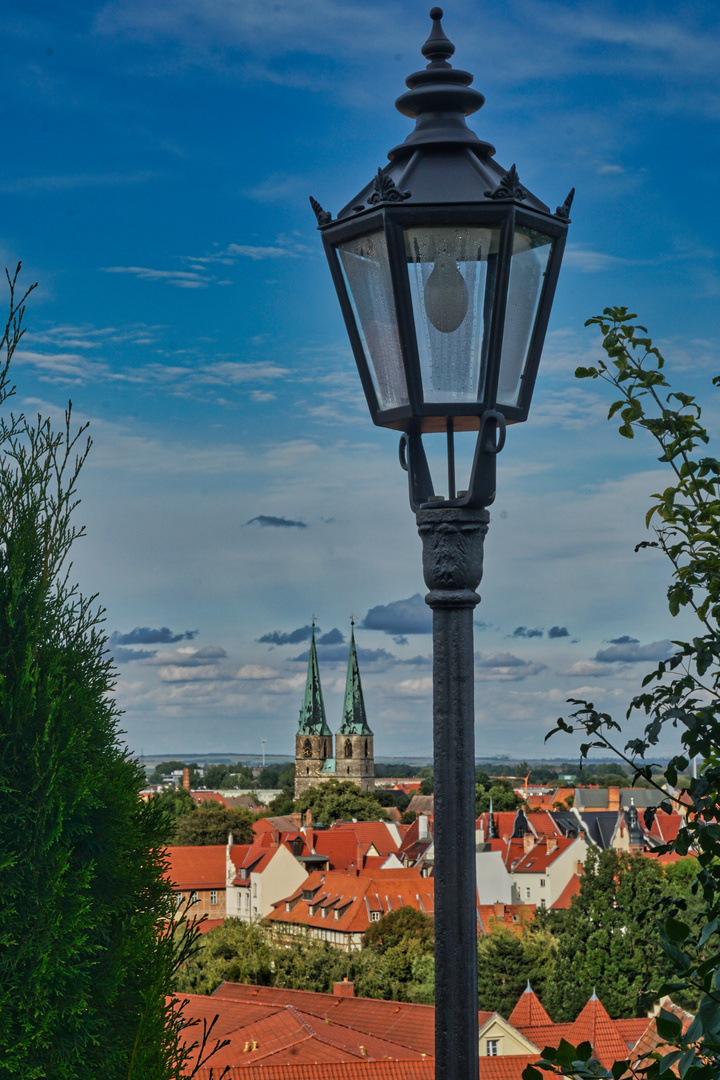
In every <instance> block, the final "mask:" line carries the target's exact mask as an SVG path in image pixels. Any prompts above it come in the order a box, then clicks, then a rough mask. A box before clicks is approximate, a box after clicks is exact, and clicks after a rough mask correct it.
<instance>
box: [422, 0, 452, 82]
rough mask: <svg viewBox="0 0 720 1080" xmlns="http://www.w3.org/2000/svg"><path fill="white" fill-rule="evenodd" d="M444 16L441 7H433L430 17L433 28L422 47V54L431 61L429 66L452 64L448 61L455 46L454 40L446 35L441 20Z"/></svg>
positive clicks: (447, 65)
mask: <svg viewBox="0 0 720 1080" xmlns="http://www.w3.org/2000/svg"><path fill="white" fill-rule="evenodd" d="M442 17H443V9H442V8H439V7H434V8H431V10H430V18H431V19H432V21H433V25H432V30H431V31H430V36H429V38H428V39H427V41H426V42H425V44H424V45H423V47H422V50H421V51H422V54H423V56H424V57H425V59H426V60H429V61H430V63H429V64H428V67H436V66H437V65H439V64H443V65H444V66H445V67H449V66H450V65H449V64H448V63H447V61H448V60H449V59H450V57H451V56H452V54H453V53H454V52H455V46H454V45H453V43H452V41H450V40H448V38H447V37H446V36H445V31H444V30H443V28H442V25H441V23H440V20H441V19H442Z"/></svg>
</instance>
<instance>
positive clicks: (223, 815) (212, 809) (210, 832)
mask: <svg viewBox="0 0 720 1080" xmlns="http://www.w3.org/2000/svg"><path fill="white" fill-rule="evenodd" d="M253 820H254V818H253V815H252V814H251V813H250V812H249V811H248V810H243V809H239V808H232V809H231V808H226V807H224V806H220V805H219V803H204V804H203V805H202V806H199V807H198V808H197V810H196V811H195V813H194V814H184V815H183V816H182V817H179V818H178V819H177V821H176V825H175V835H174V837H173V843H174V844H175V845H176V846H178V847H204V846H207V845H208V844H226V843H227V838H228V833H232V834H233V839H234V841H235V843H236V844H251V843H252V842H253V839H254V833H253V828H252V825H253Z"/></svg>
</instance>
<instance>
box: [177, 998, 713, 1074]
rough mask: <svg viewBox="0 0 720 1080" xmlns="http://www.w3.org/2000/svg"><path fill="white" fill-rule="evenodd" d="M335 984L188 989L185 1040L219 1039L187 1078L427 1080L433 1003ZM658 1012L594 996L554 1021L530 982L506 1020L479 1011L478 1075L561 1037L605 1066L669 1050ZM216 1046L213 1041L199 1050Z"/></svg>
mask: <svg viewBox="0 0 720 1080" xmlns="http://www.w3.org/2000/svg"><path fill="white" fill-rule="evenodd" d="M334 991H335V992H334V993H333V994H318V993H312V992H309V991H306V990H284V989H280V988H278V987H267V986H248V985H243V984H238V983H227V982H226V983H223V984H222V985H221V986H219V987H218V989H217V990H216V991H215V993H214V994H212V995H211V996H209V997H205V996H196V995H189V996H188V997H187V998H186V999H185V1000H186V1004H185V1006H184V1008H183V1014H182V1015H183V1019H184V1021H185V1022H186V1024H187V1021H195V1022H196V1023H195V1026H185V1027H184V1028H183V1031H184V1037H185V1038H186V1039H187V1042H188V1045H190V1043H191V1042H193V1041H195V1040H196V1039H197V1036H198V1030H200V1031H201V1030H202V1025H203V1023H204V1024H206V1025H209V1024H210V1023H211V1022H212V1020H213V1019H214V1018H215V1017H217V1021H216V1024H215V1027H214V1029H213V1031H214V1032H215V1033H217V1035H219V1036H220V1037H221V1038H222V1040H223V1041H224V1042H225V1045H224V1046H222V1047H221V1048H219V1049H218V1050H217V1052H216V1053H215V1054H214V1055H213V1056H212V1058H210V1059H209V1060H208V1061H207V1068H206V1069H201V1070H200V1071H199V1072H198V1073H197V1074H193V1075H196V1076H197V1077H198V1078H199V1080H211V1073H210V1065H212V1066H213V1069H214V1072H213V1074H212V1075H214V1076H218V1075H219V1073H220V1072H221V1071H222V1070H223V1069H224V1068H225V1067H227V1068H228V1069H229V1072H228V1073H227V1074H223V1075H227V1076H228V1078H233V1077H234V1078H236V1080H237V1078H242V1080H338V1078H342V1080H433V1078H434V1075H435V1059H434V1054H435V1046H434V1036H435V1010H434V1008H433V1007H432V1006H430V1005H411V1004H408V1003H405V1002H399V1001H379V1000H375V999H369V998H356V997H355V996H354V994H353V985H352V983H348V982H342V983H337V984H336V985H335V988H334ZM663 1008H664V1009H665V1010H666V1011H668V1012H672V1013H674V1014H675V1015H676V1016H677V1017H678V1018H679V1019H680V1021H681V1023H682V1025H683V1029H684V1030H687V1028H688V1026H689V1024H690V1023H691V1021H692V1017H691V1016H690V1014H688V1013H686V1012H684V1011H683V1010H682V1009H680V1008H678V1007H677V1006H676V1005H674V1004H673V1003H672V1002H671V1001H669V1000H667V999H666V1000H665V1001H664V1002H663ZM658 1011H659V1009H656V1010H654V1012H653V1013H651V1014H649V1015H648V1016H646V1017H641V1018H639V1019H629V1020H613V1019H611V1017H610V1016H609V1014H608V1012H607V1010H606V1009H605V1008H604V1006H603V1004H602V1002H601V1001H600V1000H599V999H598V997H597V995H596V994H594V993H593V995H592V997H591V998H590V1000H589V1001H588V1002H587V1004H586V1005H585V1007H584V1009H583V1010H582V1011H581V1012H580V1015H579V1016H578V1017H577V1018H576V1019H575V1021H574V1022H573V1023H567V1024H554V1023H553V1022H552V1021H551V1019H550V1017H549V1016H548V1014H547V1012H546V1011H545V1009H544V1008H543V1006H542V1004H541V1002H540V1000H539V998H538V997H537V996H536V994H535V993H534V992H533V990H532V988H531V986H530V984H529V983H528V986H527V988H526V990H525V992H524V993H523V994H522V995H521V997H520V999H519V1001H518V1002H517V1004H516V1005H515V1008H514V1009H513V1011H512V1012H511V1013H510V1015H509V1016H508V1017H507V1018H505V1017H503V1016H501V1015H500V1014H499V1013H497V1012H493V1013H489V1012H480V1013H479V1015H478V1020H479V1046H478V1052H479V1080H521V1077H522V1072H523V1069H524V1068H525V1067H526V1066H527V1065H529V1064H532V1063H533V1062H535V1061H537V1059H538V1057H539V1056H540V1054H541V1053H542V1051H543V1049H544V1048H545V1047H557V1046H559V1045H560V1040H561V1039H565V1040H566V1041H567V1042H570V1043H572V1044H574V1045H578V1044H579V1043H581V1042H589V1043H590V1044H591V1046H592V1050H593V1056H594V1057H595V1058H596V1059H597V1061H599V1062H600V1064H601V1065H602V1066H604V1067H605V1068H610V1067H611V1066H612V1064H613V1063H614V1062H615V1061H617V1060H625V1059H629V1060H630V1061H631V1063H635V1064H637V1063H639V1062H640V1061H641V1059H642V1058H643V1056H644V1055H646V1054H648V1053H652V1052H659V1053H661V1054H662V1053H667V1048H663V1047H662V1045H661V1044H662V1040H661V1039H660V1038H659V1036H658V1032H657V1025H656V1015H657V1013H658ZM213 1045H214V1044H213V1041H212V1038H211V1039H210V1042H209V1044H208V1046H206V1047H205V1048H204V1052H205V1053H207V1052H208V1051H209V1050H210V1049H212V1047H213ZM200 1052H201V1050H200V1048H198V1049H197V1050H195V1054H196V1055H197V1054H199V1053H200ZM191 1064H195V1062H191Z"/></svg>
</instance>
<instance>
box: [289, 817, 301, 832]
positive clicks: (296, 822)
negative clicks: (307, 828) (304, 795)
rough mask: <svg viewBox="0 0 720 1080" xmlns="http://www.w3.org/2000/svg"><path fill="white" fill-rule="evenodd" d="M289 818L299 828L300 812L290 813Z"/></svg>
mask: <svg viewBox="0 0 720 1080" xmlns="http://www.w3.org/2000/svg"><path fill="white" fill-rule="evenodd" d="M290 820H291V821H292V823H293V825H297V827H298V829H299V828H300V826H301V825H302V814H291V815H290Z"/></svg>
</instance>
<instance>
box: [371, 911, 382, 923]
mask: <svg viewBox="0 0 720 1080" xmlns="http://www.w3.org/2000/svg"><path fill="white" fill-rule="evenodd" d="M370 922H380V912H379V911H371V912H370Z"/></svg>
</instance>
